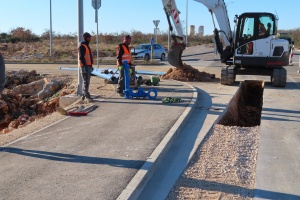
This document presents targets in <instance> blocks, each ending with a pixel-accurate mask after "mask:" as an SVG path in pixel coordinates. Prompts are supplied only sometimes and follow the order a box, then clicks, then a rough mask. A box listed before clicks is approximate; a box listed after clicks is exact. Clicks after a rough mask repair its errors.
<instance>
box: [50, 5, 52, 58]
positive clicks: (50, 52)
mask: <svg viewBox="0 0 300 200" xmlns="http://www.w3.org/2000/svg"><path fill="white" fill-rule="evenodd" d="M50 60H52V0H50Z"/></svg>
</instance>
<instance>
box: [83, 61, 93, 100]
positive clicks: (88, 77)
mask: <svg viewBox="0 0 300 200" xmlns="http://www.w3.org/2000/svg"><path fill="white" fill-rule="evenodd" d="M83 72H84V71H82V73H81V75H82V79H83V88H82V89H83V96H84V97H86V98H91V95H90V92H89V87H90V82H91V72H92V67H90V66H87V67H86V70H85V73H83Z"/></svg>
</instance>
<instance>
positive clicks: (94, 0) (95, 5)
mask: <svg viewBox="0 0 300 200" xmlns="http://www.w3.org/2000/svg"><path fill="white" fill-rule="evenodd" d="M92 6H93V8H94V9H95V22H96V23H97V37H96V41H97V68H99V31H98V30H99V29H98V10H99V8H100V7H101V0H92Z"/></svg>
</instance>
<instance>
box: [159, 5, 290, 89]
mask: <svg viewBox="0 0 300 200" xmlns="http://www.w3.org/2000/svg"><path fill="white" fill-rule="evenodd" d="M194 1H196V2H198V3H201V4H203V5H204V6H206V7H207V8H208V11H209V12H210V13H211V16H212V21H213V25H214V39H215V43H216V46H217V51H218V53H219V55H220V61H221V63H224V64H225V66H224V67H223V68H222V70H221V84H223V85H233V84H234V82H235V78H236V75H262V76H270V77H271V83H272V85H273V86H274V87H285V85H286V79H287V72H286V69H285V68H284V67H283V66H288V65H290V60H291V56H292V54H293V48H291V47H292V46H293V45H292V43H291V41H290V40H288V39H284V38H280V37H278V34H277V25H278V18H277V16H276V15H274V14H272V13H267V12H247V13H243V14H241V15H235V18H234V24H235V26H234V30H233V31H232V30H231V27H230V22H229V17H228V12H227V8H226V4H225V2H224V0H194ZM162 2H163V6H164V11H165V13H166V15H167V19H168V23H169V26H170V30H171V31H172V30H173V27H172V25H171V22H170V18H171V19H172V20H173V24H175V27H176V30H177V34H178V35H177V36H176V35H172V39H173V44H172V46H171V49H170V52H169V54H168V62H169V63H170V64H171V65H173V66H175V67H183V63H182V60H181V55H182V52H183V50H184V49H185V42H184V39H183V31H182V27H181V22H180V20H179V13H180V12H179V11H178V9H177V7H176V3H175V0H162ZM215 18H216V20H217V22H218V25H219V28H220V29H218V28H217V27H216V23H215ZM178 39H179V41H178Z"/></svg>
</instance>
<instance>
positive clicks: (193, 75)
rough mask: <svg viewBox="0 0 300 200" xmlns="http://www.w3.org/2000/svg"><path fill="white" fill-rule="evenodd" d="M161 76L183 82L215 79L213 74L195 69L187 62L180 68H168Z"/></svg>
mask: <svg viewBox="0 0 300 200" xmlns="http://www.w3.org/2000/svg"><path fill="white" fill-rule="evenodd" d="M161 78H162V79H173V80H177V81H184V82H211V81H217V79H216V77H215V74H210V73H206V72H200V71H199V70H198V69H195V68H193V67H192V66H190V65H187V64H183V67H182V68H170V69H169V70H168V71H167V73H165V74H164V75H163V76H162V77H161Z"/></svg>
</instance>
